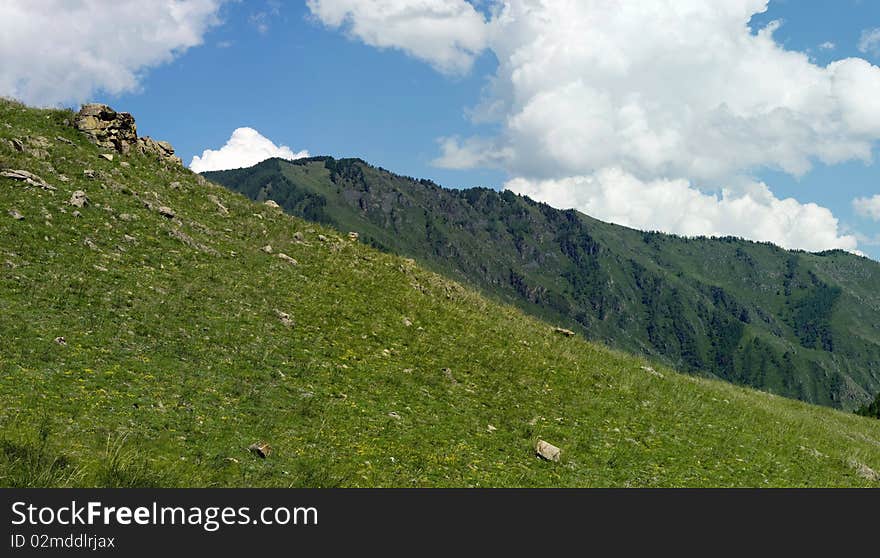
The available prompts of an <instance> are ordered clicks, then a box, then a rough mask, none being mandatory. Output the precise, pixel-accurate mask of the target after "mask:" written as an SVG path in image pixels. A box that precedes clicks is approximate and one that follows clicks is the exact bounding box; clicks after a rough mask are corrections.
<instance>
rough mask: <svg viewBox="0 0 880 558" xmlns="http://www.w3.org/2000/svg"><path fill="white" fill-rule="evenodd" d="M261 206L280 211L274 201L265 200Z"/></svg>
mask: <svg viewBox="0 0 880 558" xmlns="http://www.w3.org/2000/svg"><path fill="white" fill-rule="evenodd" d="M263 204H264V205H265V206H266V207H270V208H272V209H279V210H280V209H281V206H280V205H278V203H277V202H276V201H275V200H266V201H265V202H263Z"/></svg>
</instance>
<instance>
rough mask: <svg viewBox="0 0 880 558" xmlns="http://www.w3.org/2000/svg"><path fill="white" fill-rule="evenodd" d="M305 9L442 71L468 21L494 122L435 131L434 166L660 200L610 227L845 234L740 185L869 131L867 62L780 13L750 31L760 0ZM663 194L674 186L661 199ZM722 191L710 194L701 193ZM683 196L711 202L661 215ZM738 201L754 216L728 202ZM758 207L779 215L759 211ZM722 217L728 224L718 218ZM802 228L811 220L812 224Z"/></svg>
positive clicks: (796, 239) (371, 1)
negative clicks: (433, 18) (643, 216)
mask: <svg viewBox="0 0 880 558" xmlns="http://www.w3.org/2000/svg"><path fill="white" fill-rule="evenodd" d="M308 5H309V8H310V9H311V11H312V13H313V15H315V16H316V17H317V18H319V19H320V20H322V21H323V22H324V23H326V24H327V25H330V26H331V27H339V26H343V24H344V25H345V26H346V28H347V29H348V31H349V33H350V34H351V35H353V36H354V37H356V38H359V39H361V40H363V41H364V42H365V43H367V44H370V45H374V46H382V47H396V48H400V49H403V50H404V51H406V52H409V53H410V54H412V55H413V56H416V57H418V58H421V59H424V60H427V61H428V62H430V63H432V64H434V65H435V66H440V67H441V69H442V68H443V64H440V63H439V62H438V59H437V58H436V57H435V56H434V55H433V54H432V53H433V52H435V51H436V52H453V53H454V52H457V50H456V45H457V44H459V43H457V40H458V37H459V35H458V31H459V30H465V29H470V28H471V27H473V28H474V30H473V31H472V33H473V36H474V37H476V38H478V40H474V41H473V42H472V43H470V45H469V46H468V48H467V49H464V55H463V56H460V60H462V61H463V63H460V64H459V65H458V67H460V68H467V67H468V66H469V64H468V63H467V62H468V61H469V60H472V59H473V57H474V56H476V55H477V54H478V53H479V50H480V49H481V48H484V49H488V50H491V51H492V52H493V53H494V54H495V57H496V58H497V60H498V69H497V70H496V72H495V75H493V76H492V77H491V80H490V82H489V84H488V86H487V87H486V91H485V94H484V98H483V99H482V101H481V102H480V103H479V105H478V106H477V107H474V108H472V109H471V110H470V111H469V114H471V116H472V118H473V119H474V121H475V122H478V123H492V124H494V125H495V126H496V127H497V129H498V130H500V131H499V132H498V133H497V134H495V135H494V136H489V137H487V136H478V137H445V138H441V139H440V148H441V153H440V155H439V157H438V158H437V159H436V161H435V164H437V165H438V166H442V167H447V168H456V169H463V168H473V167H486V166H494V167H498V168H501V169H503V170H505V171H507V172H508V173H509V174H510V175H511V176H513V177H519V178H521V179H522V180H523V181H524V182H523V183H529V184H542V183H558V182H560V181H561V182H564V183H565V184H566V185H567V189H568V190H574V191H576V190H578V189H584V190H585V192H586V193H585V194H583V195H581V196H580V197H577V194H572V195H575V196H576V198H575V199H587V198H590V199H592V196H594V195H595V192H596V191H595V189H594V187H593V186H591V182H590V181H589V180H584V179H583V177H594V178H596V177H602V176H606V177H607V176H610V175H611V174H613V173H614V172H619V173H621V176H628V177H630V178H631V179H632V180H633V181H634V182H632V185H633V187H632V188H628V189H625V190H624V191H626V192H628V193H629V194H630V195H631V196H632V200H631V201H632V203H633V204H635V205H638V204H639V203H640V201H639V198H640V197H641V196H643V195H647V194H648V193H651V194H652V195H654V200H655V203H657V204H661V205H659V206H657V207H655V208H654V211H653V213H654V218H653V219H654V220H637V221H633V220H632V216H631V215H630V216H629V219H630V220H628V221H627V220H622V221H619V222H625V223H629V224H637V225H638V226H642V227H647V228H655V229H663V230H669V231H671V232H683V231H687V232H688V234H715V233H723V234H741V235H742V236H746V237H748V238H756V239H773V240H774V241H775V242H780V243H783V244H785V245H786V246H790V247H797V248H807V247H809V248H811V249H812V248H815V249H820V248H836V247H841V246H852V245H853V243H854V242H855V241H854V237H849V236H842V235H840V234H839V233H838V228H837V222H836V220H835V219H834V217H833V215H831V213H830V212H829V211H828V210H827V209H823V208H820V207H818V206H815V205H812V204H803V205H801V204H798V207H795V205H793V204H797V202H795V201H794V200H776V199H775V198H773V196H772V193H770V191H769V190H768V189H767V187H766V186H763V190H765V191H766V194H767V195H768V196H770V197H771V198H773V199H774V200H776V201H774V202H771V201H770V200H769V198H766V196H763V197H762V196H757V195H756V193H755V191H754V188H751V189H750V188H749V187H748V186H744V185H748V184H750V181H749V180H748V177H750V176H752V175H753V173H755V172H757V171H759V170H761V169H776V170H781V171H784V172H786V173H789V174H792V175H795V176H801V175H803V174H805V173H807V172H809V171H810V170H811V168H812V167H813V165H814V164H816V162H822V163H825V164H829V165H833V164H837V163H841V162H844V161H850V160H861V161H864V162H870V161H871V160H872V149H873V147H874V146H875V144H876V142H877V141H878V139H880V103H877V102H876V99H878V98H880V68H878V67H876V66H874V65H872V64H870V63H869V62H867V61H865V60H863V59H860V58H845V59H841V60H836V61H834V62H832V63H830V64H828V65H825V66H821V65H818V64H816V63H814V62H813V61H811V58H810V57H809V55H808V54H807V53H804V52H797V51H792V50H787V49H786V48H785V47H784V46H783V45H782V44H780V43H779V42H777V41H776V39H775V38H774V33H775V31H776V30H777V29H778V27H779V25H780V23H779V22H772V23H770V24H769V25H767V26H766V27H765V28H763V29H758V30H757V31H753V30H752V29H751V28H750V27H749V22H750V21H751V19H752V17H753V16H754V15H755V14H760V13H763V12H765V11H766V9H767V5H768V0H713V1H712V2H706V1H705V0H640V1H638V2H632V1H628V0H495V1H494V2H489V9H488V12H489V13H490V14H491V16H490V17H488V18H483V16H482V15H480V14H476V15H475V16H469V15H463V14H470V13H472V12H473V11H474V8H473V6H472V5H471V3H469V2H466V1H465V0H437V1H435V2H428V1H427V0H311V1H310V2H309V3H308ZM426 6H435V7H436V6H442V8H443V10H444V13H447V14H452V15H450V17H451V18H452V19H453V20H455V21H456V24H455V25H449V26H443V27H438V28H437V30H436V31H435V32H434V34H433V35H430V36H429V39H428V41H427V43H426V44H428V43H430V44H432V45H433V46H432V47H431V48H430V49H427V47H426V50H424V51H418V50H416V49H417V48H419V47H418V40H417V39H416V38H414V37H413V36H412V35H409V34H399V33H397V32H395V31H394V30H396V29H408V28H410V26H411V25H412V26H413V27H412V28H413V29H418V28H419V22H421V21H422V18H423V15H424V13H425V11H426V10H427V9H428V8H427V7H426ZM437 9H439V8H437ZM866 37H868V38H867V39H866V40H867V42H865V41H863V43H865V45H867V46H866V47H865V48H869V47H870V45H871V44H872V43H871V38H870V37H871V35H870V33H869V34H867V35H866ZM437 45H439V46H437ZM542 181H548V182H542ZM514 184H518V183H517V182H514ZM684 184H686V185H687V187H686V189H684V190H683V189H682V188H683V186H682V185H684ZM655 189H656V191H655ZM664 189H670V190H671V191H672V192H673V193H675V194H676V195H675V196H672V195H670V196H662V195H660V192H661V191H662V190H664ZM723 189H727V194H725V195H724V196H722V197H721V198H718V197H715V196H713V195H712V194H707V193H706V192H718V191H722V190H723ZM550 192H551V190H550V189H546V188H542V189H540V190H538V191H536V192H534V195H535V197H538V198H539V199H540V198H541V196H550ZM685 192H689V193H690V194H689V195H691V196H692V199H693V200H702V201H701V202H700V203H697V202H696V201H695V202H693V203H697V205H696V206H695V205H693V204H691V205H690V206H689V207H697V206H699V207H700V208H701V210H704V213H705V210H708V209H709V207H710V206H711V207H712V210H711V212H710V213H711V214H712V215H715V216H714V217H712V218H704V219H702V220H701V219H700V218H699V217H698V216H695V217H694V218H692V219H690V220H689V221H688V222H687V225H686V226H685V225H684V224H679V225H675V222H673V221H671V220H670V219H669V218H667V217H665V216H666V215H673V214H677V213H678V211H679V208H678V206H677V205H675V203H678V201H679V200H678V198H677V197H676V196H679V195H683V193H685ZM547 199H549V198H547ZM689 199H690V198H689ZM713 200H714V201H713ZM750 203H751V204H752V205H754V208H755V209H756V213H754V214H749V213H748V212H745V213H744V212H741V211H740V208H742V207H744V206H748V205H749V204H750ZM662 204H668V205H662ZM578 207H579V208H581V209H587V210H589V209H590V208H591V207H593V206H592V205H590V204H583V203H582V204H581V205H580V206H578ZM762 208H771V209H772V211H778V212H780V214H779V215H778V217H776V218H772V217H771V216H770V215H769V214H767V215H766V218H763V217H762V216H763V215H764V213H761V209H762ZM593 211H596V210H595V209H594V210H593ZM611 214H612V213H604V214H602V215H601V216H604V217H605V218H609V217H608V216H609V215H611ZM614 214H615V215H616V214H617V213H614ZM820 215H821V216H822V219H818V216H820ZM597 216H599V215H597ZM620 219H623V217H620ZM774 219H775V220H774ZM736 220H740V223H739V224H738V225H737V227H736V228H735V229H732V228H731V227H729V226H726V225H725V226H723V227H722V226H720V225H718V224H719V223H734V221H736ZM681 223H684V221H681ZM699 223H702V224H703V225H704V227H703V229H699V227H696V224H699ZM811 226H822V227H825V228H824V229H823V231H821V232H820V233H817V234H815V235H810V234H808V233H807V232H806V231H808V229H809V227H811Z"/></svg>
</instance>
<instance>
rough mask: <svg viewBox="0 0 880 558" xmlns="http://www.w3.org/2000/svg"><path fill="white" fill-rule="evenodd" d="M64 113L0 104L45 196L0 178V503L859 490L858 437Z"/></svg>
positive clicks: (872, 447)
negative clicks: (74, 125) (27, 495)
mask: <svg viewBox="0 0 880 558" xmlns="http://www.w3.org/2000/svg"><path fill="white" fill-rule="evenodd" d="M71 117H72V115H71V113H69V112H65V111H42V110H34V109H27V108H24V107H22V106H20V105H16V104H14V103H10V102H0V169H10V168H11V169H16V170H26V171H29V172H31V173H34V174H36V175H38V176H39V177H41V178H42V179H44V180H45V181H46V182H47V183H49V184H50V185H51V186H53V187H55V188H56V190H54V191H50V190H45V189H42V188H40V187H38V186H34V185H29V184H26V183H25V182H22V181H18V180H12V179H9V178H2V177H0V210H2V213H0V486H69V485H86V486H91V485H99V486H151V485H163V486H175V485H181V486H217V485H219V486H878V485H880V483H878V481H877V477H876V474H874V473H873V471H878V470H880V421H876V420H872V419H867V418H863V417H858V416H855V415H853V414H847V413H842V412H838V411H834V410H832V409H829V408H820V407H814V406H810V405H807V404H804V403H801V402H797V401H794V400H789V399H784V398H779V397H775V396H772V395H768V394H764V393H759V392H755V391H751V390H747V389H743V388H739V387H735V386H733V385H731V384H729V383H725V382H720V381H715V380H709V379H700V378H695V377H692V376H685V375H679V374H677V373H675V372H673V371H671V370H669V369H666V368H664V367H660V366H656V365H652V364H650V363H648V362H646V361H645V360H643V359H640V358H635V357H632V356H627V355H625V354H622V353H618V352H615V351H612V350H609V349H606V348H604V347H602V346H599V345H596V344H592V343H590V342H588V341H586V340H584V339H582V338H580V337H577V336H576V337H566V336H564V335H560V334H558V333H555V332H554V331H553V329H552V327H551V326H549V325H548V324H546V323H543V322H540V321H538V320H536V319H534V318H532V317H529V316H526V315H524V314H523V313H522V312H521V311H520V310H517V309H515V308H513V307H511V306H504V305H501V304H498V303H495V302H490V301H488V300H487V299H486V298H484V297H482V296H480V295H478V294H476V293H475V292H473V291H471V290H469V289H467V288H464V287H462V286H460V285H459V284H457V283H455V282H452V281H450V280H448V279H445V278H443V277H441V276H439V275H436V274H434V273H431V272H428V271H425V270H423V269H421V268H420V267H419V266H418V265H416V264H414V263H413V262H412V261H410V260H405V259H402V258H400V257H396V256H392V255H388V254H383V253H380V252H379V251H376V250H374V249H372V248H369V247H367V246H365V245H362V244H360V243H357V242H352V241H350V240H349V239H348V237H347V234H346V233H347V231H346V230H344V229H343V230H342V231H341V232H337V231H334V230H331V229H326V228H323V227H320V226H316V225H313V224H309V223H306V222H304V221H302V220H300V219H298V218H295V217H291V216H287V215H284V214H282V213H281V212H279V211H277V210H275V209H272V208H271V207H268V206H266V205H262V204H259V205H258V204H254V203H252V202H250V201H248V200H247V199H246V198H244V197H243V196H240V195H237V194H234V193H231V192H229V191H227V190H225V189H224V188H222V187H220V186H215V185H212V184H210V183H207V182H206V181H204V180H203V179H200V178H199V177H198V176H196V175H194V174H192V173H190V172H189V171H187V170H185V169H182V168H180V167H175V166H163V165H161V164H159V163H157V162H156V161H155V160H151V159H149V158H147V157H144V156H142V155H137V154H132V155H130V156H126V157H120V156H118V155H117V156H116V157H115V158H114V160H113V161H107V160H105V159H103V158H101V157H99V153H101V151H100V150H99V149H97V148H96V147H94V146H93V145H91V144H89V143H88V142H87V141H86V140H85V139H84V138H83V137H81V136H80V135H78V133H77V132H76V131H74V130H73V129H71V128H70V127H69V126H67V125H66V121H70V120H71ZM56 138H61V139H56ZM12 140H15V141H12ZM68 142H69V143H68ZM19 147H21V151H19ZM85 170H91V171H94V172H92V173H87V174H90V175H93V176H94V178H90V177H89V176H87V174H84V171H85ZM64 178H66V179H67V181H64V180H63V179H64ZM76 190H83V191H85V193H86V195H87V197H88V199H89V200H90V204H89V205H87V206H85V207H83V208H80V209H78V208H75V207H73V206H71V205H69V204H68V201H69V200H70V198H71V196H72V194H73V193H74V191H76ZM160 208H167V209H161V211H160ZM169 209H170V210H171V211H170V212H169V211H168V210H169ZM9 211H13V212H15V213H16V215H17V216H20V217H23V218H22V219H20V220H19V219H17V218H16V217H13V216H11V215H9V214H8V213H7V212H9ZM74 211H78V212H79V215H78V216H77V215H75V214H74ZM171 213H173V215H174V216H173V217H170V214H171ZM267 245H269V246H271V248H272V251H271V253H267V252H266V251H264V250H263V247H265V246H267ZM279 253H284V254H285V255H287V256H289V257H290V258H293V259H295V260H296V262H297V263H296V264H293V263H291V262H289V261H288V260H285V259H282V258H280V257H278V254H279ZM279 313H281V314H279ZM61 337H63V341H62V340H61V339H59V338H61ZM538 439H543V440H546V441H548V442H550V443H552V444H555V445H557V446H559V447H560V448H562V459H561V461H560V462H559V463H553V462H548V461H543V460H540V459H538V458H536V457H535V453H534V449H533V448H534V445H535V443H536V441H537V440H538ZM258 441H265V442H267V443H268V444H270V445H271V446H272V448H273V451H272V453H271V454H270V455H269V456H268V457H267V458H265V459H261V458H259V457H257V456H256V455H254V454H253V453H250V452H249V451H248V449H247V448H248V446H249V445H250V444H252V443H254V442H258Z"/></svg>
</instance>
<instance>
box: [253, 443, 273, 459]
mask: <svg viewBox="0 0 880 558" xmlns="http://www.w3.org/2000/svg"><path fill="white" fill-rule="evenodd" d="M248 451H250V452H251V453H254V454H256V455H258V456H260V457H261V458H262V459H266V458H267V457H269V454H270V453H272V447H271V446H270V445H269V444H267V443H266V442H256V443H253V444H251V445H250V446H248Z"/></svg>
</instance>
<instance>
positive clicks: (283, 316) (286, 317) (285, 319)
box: [275, 309, 293, 327]
mask: <svg viewBox="0 0 880 558" xmlns="http://www.w3.org/2000/svg"><path fill="white" fill-rule="evenodd" d="M275 315H276V316H278V319H279V320H281V323H282V324H283V325H285V326H286V327H293V320H292V319H291V318H290V314H288V313H286V312H282V311H281V310H278V309H276V310H275Z"/></svg>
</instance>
